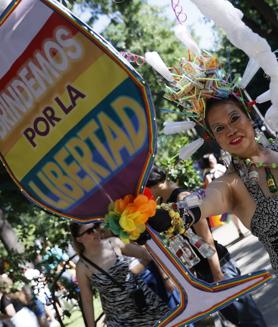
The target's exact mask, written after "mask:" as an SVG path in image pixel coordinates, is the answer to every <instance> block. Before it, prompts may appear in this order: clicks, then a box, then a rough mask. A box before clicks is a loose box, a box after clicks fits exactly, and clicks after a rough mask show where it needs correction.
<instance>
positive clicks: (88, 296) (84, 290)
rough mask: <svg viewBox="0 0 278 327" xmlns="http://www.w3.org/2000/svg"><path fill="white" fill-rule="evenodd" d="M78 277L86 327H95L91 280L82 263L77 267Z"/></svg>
mask: <svg viewBox="0 0 278 327" xmlns="http://www.w3.org/2000/svg"><path fill="white" fill-rule="evenodd" d="M76 277H77V281H78V285H79V288H80V295H81V302H82V307H83V312H84V316H85V320H86V321H85V324H86V327H95V326H96V325H95V315H94V306H93V293H92V288H91V287H92V286H91V283H90V279H89V277H88V276H87V271H86V270H85V267H84V265H82V264H81V263H80V262H79V263H78V264H77V266H76Z"/></svg>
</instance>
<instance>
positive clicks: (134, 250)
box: [114, 238, 152, 266]
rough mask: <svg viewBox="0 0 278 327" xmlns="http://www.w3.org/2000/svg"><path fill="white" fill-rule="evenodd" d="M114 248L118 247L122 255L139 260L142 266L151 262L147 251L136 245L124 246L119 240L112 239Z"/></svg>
mask: <svg viewBox="0 0 278 327" xmlns="http://www.w3.org/2000/svg"><path fill="white" fill-rule="evenodd" d="M114 246H116V247H119V248H120V250H121V252H122V254H124V255H126V256H128V257H134V258H137V259H139V260H140V262H141V263H142V264H143V265H144V266H147V264H148V263H149V262H150V261H151V260H152V257H151V255H150V254H149V253H148V251H147V250H146V249H145V248H144V247H142V246H140V245H138V244H134V243H128V244H124V243H123V242H122V241H121V240H120V239H117V238H116V239H114Z"/></svg>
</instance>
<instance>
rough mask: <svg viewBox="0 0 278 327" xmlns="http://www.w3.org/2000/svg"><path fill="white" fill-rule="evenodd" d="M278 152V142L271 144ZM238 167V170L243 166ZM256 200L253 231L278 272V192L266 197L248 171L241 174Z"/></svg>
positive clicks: (252, 224) (277, 272)
mask: <svg viewBox="0 0 278 327" xmlns="http://www.w3.org/2000/svg"><path fill="white" fill-rule="evenodd" d="M269 148H270V149H271V150H274V151H277V152H278V143H275V144H272V145H270V146H269ZM235 168H238V170H237V171H239V169H240V168H241V167H235ZM240 177H241V179H242V181H243V182H244V184H245V186H246V188H247V189H248V191H249V193H250V194H251V195H252V197H253V198H254V200H255V202H256V210H255V213H254V215H253V217H252V220H251V232H252V234H253V235H255V236H257V237H258V239H259V240H260V241H261V242H262V243H263V245H264V246H265V248H266V250H267V252H268V254H269V256H270V261H271V265H272V267H273V269H274V270H275V273H276V274H278V194H276V195H274V196H272V197H266V196H265V195H264V193H263V191H262V189H261V188H260V185H259V184H258V183H254V182H253V181H252V180H250V178H248V173H245V174H243V175H242V176H240Z"/></svg>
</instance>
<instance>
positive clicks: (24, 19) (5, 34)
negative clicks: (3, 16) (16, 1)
mask: <svg viewBox="0 0 278 327" xmlns="http://www.w3.org/2000/svg"><path fill="white" fill-rule="evenodd" d="M51 13H52V10H51V9H49V8H48V7H46V6H45V5H44V4H43V3H42V2H41V1H38V0H24V1H22V2H21V3H20V5H18V6H17V7H16V8H15V10H14V11H13V12H12V13H11V14H10V16H9V17H8V19H7V20H6V21H5V24H3V25H1V26H0V44H1V51H0V78H2V77H3V76H4V75H5V74H6V73H7V72H8V70H9V69H10V67H11V66H12V64H13V63H14V62H15V61H16V59H17V58H18V57H19V56H20V55H21V54H22V53H23V52H24V50H25V49H26V48H27V47H28V45H29V44H30V42H31V41H32V39H33V38H34V37H35V36H36V34H37V33H38V32H39V30H40V29H41V28H42V27H43V26H44V24H45V22H46V21H47V19H48V18H49V17H50V15H51ZM30 26H32V28H30Z"/></svg>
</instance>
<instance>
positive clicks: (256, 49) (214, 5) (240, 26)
mask: <svg viewBox="0 0 278 327" xmlns="http://www.w3.org/2000/svg"><path fill="white" fill-rule="evenodd" d="M192 2H194V3H195V4H196V5H197V6H198V8H199V9H200V11H201V12H202V13H203V14H204V15H205V16H207V17H209V18H211V19H213V21H214V22H215V24H216V25H217V26H219V27H221V28H223V29H224V30H225V32H226V34H227V37H228V39H229V40H230V41H231V43H233V44H234V45H235V46H236V47H237V48H239V49H241V50H243V51H244V52H245V53H246V54H247V55H248V56H249V58H253V59H254V60H255V61H256V62H257V63H258V65H259V66H260V67H261V68H262V69H263V70H264V72H265V73H266V74H267V75H269V76H270V77H271V81H270V94H271V102H272V104H273V105H274V107H275V108H276V109H278V92H277V91H278V62H277V59H276V56H275V54H274V53H272V50H271V48H270V46H269V44H268V43H267V41H266V40H265V39H264V38H262V37H261V36H259V35H258V34H256V33H254V32H253V31H252V30H251V29H250V28H249V27H248V26H246V25H245V24H244V23H243V21H242V20H241V19H242V17H243V15H242V12H241V11H240V10H238V9H236V8H235V7H233V5H232V4H231V3H230V2H229V1H227V0H209V1H208V0H192ZM276 123H277V124H278V121H276Z"/></svg>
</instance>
